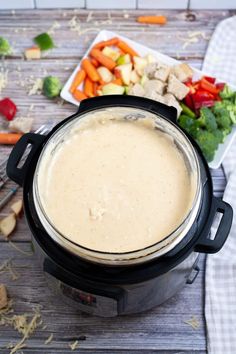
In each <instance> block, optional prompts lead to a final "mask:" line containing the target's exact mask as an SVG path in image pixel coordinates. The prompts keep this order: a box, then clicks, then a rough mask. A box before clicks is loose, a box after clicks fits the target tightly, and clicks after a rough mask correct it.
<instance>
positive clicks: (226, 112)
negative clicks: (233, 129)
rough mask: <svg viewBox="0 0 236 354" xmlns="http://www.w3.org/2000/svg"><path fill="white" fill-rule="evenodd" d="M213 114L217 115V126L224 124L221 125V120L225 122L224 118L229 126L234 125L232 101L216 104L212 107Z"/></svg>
mask: <svg viewBox="0 0 236 354" xmlns="http://www.w3.org/2000/svg"><path fill="white" fill-rule="evenodd" d="M213 112H214V113H215V114H216V115H217V117H218V118H217V120H218V125H222V124H224V122H223V123H221V119H222V120H225V119H226V118H225V117H226V116H227V117H228V119H227V120H228V121H229V120H230V122H231V124H230V125H232V124H236V103H235V102H234V101H233V100H231V101H230V100H223V101H219V102H216V103H215V105H214V107H213Z"/></svg>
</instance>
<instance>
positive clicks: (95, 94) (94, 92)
mask: <svg viewBox="0 0 236 354" xmlns="http://www.w3.org/2000/svg"><path fill="white" fill-rule="evenodd" d="M97 88H98V83H97V82H94V83H93V94H94V96H97Z"/></svg>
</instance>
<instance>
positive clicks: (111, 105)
mask: <svg viewBox="0 0 236 354" xmlns="http://www.w3.org/2000/svg"><path fill="white" fill-rule="evenodd" d="M122 107H126V108H128V109H129V111H130V113H129V114H128V115H126V116H125V117H124V119H131V120H134V119H142V117H146V116H148V115H152V116H154V117H155V122H156V129H159V130H161V131H163V132H165V133H166V134H169V136H171V138H172V139H173V141H174V143H175V146H176V148H177V149H179V151H180V152H181V153H182V154H183V157H184V159H185V163H186V166H187V168H188V171H189V173H191V174H194V175H195V177H196V180H197V188H196V195H195V198H194V203H193V205H192V207H191V210H190V212H189V213H188V215H187V217H186V218H185V219H184V221H183V222H182V224H181V225H180V226H179V227H178V228H177V229H176V230H174V232H172V233H171V235H166V237H165V238H164V240H162V241H160V242H158V243H156V244H154V245H151V246H150V247H146V248H144V249H141V250H135V251H133V252H125V253H108V252H100V251H99V252H98V251H96V250H92V249H88V248H85V247H82V246H80V245H78V244H75V243H73V242H72V241H70V240H69V239H68V238H67V237H66V235H61V234H60V232H58V230H57V229H56V228H55V227H54V226H53V225H52V224H51V223H50V220H48V218H47V215H44V212H43V210H42V208H41V206H40V198H39V195H38V191H37V171H38V169H39V168H40V160H41V159H42V157H43V156H44V151H45V149H47V146H48V144H49V143H50V142H51V141H53V139H54V140H55V141H57V139H58V143H63V134H66V132H67V130H68V129H69V128H70V126H72V125H73V124H74V122H75V121H78V120H80V119H83V117H85V116H86V115H88V114H89V113H91V112H96V111H103V110H105V111H106V110H109V109H112V110H113V111H117V112H119V110H120V111H122ZM176 119H177V115H176V109H175V108H173V107H169V106H166V105H164V104H162V103H159V102H156V101H152V100H149V99H146V98H142V97H134V96H121V95H112V96H101V97H95V98H90V99H86V100H84V101H82V102H81V104H80V107H79V110H78V112H77V113H76V114H74V115H72V116H71V117H69V118H67V119H65V120H63V121H62V122H61V123H59V124H58V125H57V126H55V127H54V128H53V130H52V131H51V132H50V133H49V134H48V135H47V136H43V135H38V134H32V133H28V134H25V135H23V136H22V138H21V139H20V140H19V141H18V142H17V144H16V145H15V147H14V148H13V150H12V152H11V155H10V157H9V160H8V164H7V174H8V176H9V178H11V179H12V180H13V181H15V182H16V183H17V184H19V185H20V186H22V187H23V198H24V209H25V216H26V220H27V223H28V225H29V228H30V230H31V232H32V241H33V245H34V248H35V252H36V255H37V258H38V260H39V264H40V265H41V267H42V269H43V272H44V273H45V275H46V278H47V281H48V285H49V286H50V287H51V288H52V289H53V290H54V292H55V293H57V294H58V295H60V296H61V297H62V298H64V300H66V301H67V302H69V303H70V304H73V305H74V306H75V307H76V308H78V309H80V310H82V311H85V312H88V313H91V314H94V315H99V316H103V317H113V316H117V315H123V314H130V313H137V312H141V311H145V310H147V309H150V308H152V307H154V306H156V305H159V304H161V303H162V302H164V301H166V300H167V299H168V298H170V297H171V296H173V295H174V294H175V293H176V292H177V291H178V290H180V289H181V288H182V287H183V286H184V285H185V284H186V283H188V284H190V283H192V282H193V281H194V279H195V278H196V276H197V274H198V272H199V268H198V257H199V253H216V252H218V251H219V250H220V249H221V248H222V246H223V244H224V242H225V241H226V239H227V236H228V234H229V231H230V228H231V224H232V217H233V211H232V208H231V206H230V205H229V204H227V203H225V202H223V201H222V200H221V199H219V198H216V197H215V196H214V195H213V189H212V180H211V175H210V171H209V168H208V165H207V163H206V161H205V159H204V157H203V155H202V153H201V151H200V149H199V147H198V145H197V144H196V143H195V142H194V141H193V140H192V139H191V137H189V136H188V135H187V133H186V132H185V131H183V130H182V129H181V128H180V127H179V126H178V125H177V124H176ZM29 144H30V145H31V150H30V153H29V154H28V156H27V158H26V160H25V162H24V164H23V166H21V167H19V163H20V161H21V159H22V157H23V155H24V152H25V150H26V148H27V146H28V145H29ZM76 153H79V151H77V152H76ZM140 163H142V162H141V161H140ZM62 169H63V167H62ZM68 183H69V181H68ZM218 214H221V219H220V222H219V225H218V228H217V231H216V234H215V236H214V239H212V238H211V237H210V229H211V226H212V223H213V220H214V219H215V217H216V216H218ZM69 222H70V220H68V223H69ZM137 223H138V220H137Z"/></svg>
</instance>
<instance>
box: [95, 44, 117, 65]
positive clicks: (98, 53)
mask: <svg viewBox="0 0 236 354" xmlns="http://www.w3.org/2000/svg"><path fill="white" fill-rule="evenodd" d="M90 55H91V56H92V57H93V58H95V59H97V61H98V62H99V63H101V64H102V65H104V66H105V67H106V68H107V69H109V70H113V69H114V68H115V67H116V62H115V61H114V60H112V59H111V58H108V57H107V56H106V55H104V54H103V53H102V52H101V51H100V50H99V49H96V48H95V49H92V50H91V52H90Z"/></svg>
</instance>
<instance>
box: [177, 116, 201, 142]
mask: <svg viewBox="0 0 236 354" xmlns="http://www.w3.org/2000/svg"><path fill="white" fill-rule="evenodd" d="M178 123H179V125H180V126H181V127H182V128H183V129H185V130H186V131H187V133H189V134H190V135H191V136H192V137H193V138H196V136H197V132H198V130H199V126H198V123H197V120H196V119H193V118H191V117H189V116H187V115H185V114H181V115H180V117H179V119H178Z"/></svg>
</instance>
